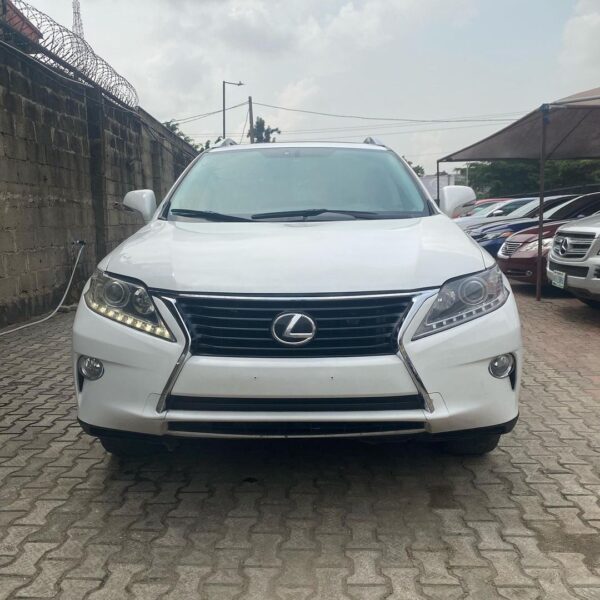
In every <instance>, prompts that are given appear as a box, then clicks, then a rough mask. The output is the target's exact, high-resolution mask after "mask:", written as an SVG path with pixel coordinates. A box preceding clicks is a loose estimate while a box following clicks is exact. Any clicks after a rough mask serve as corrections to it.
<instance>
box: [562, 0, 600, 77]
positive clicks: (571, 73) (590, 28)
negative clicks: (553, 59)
mask: <svg viewBox="0 0 600 600" xmlns="http://www.w3.org/2000/svg"><path fill="white" fill-rule="evenodd" d="M559 60H560V65H561V67H562V70H563V73H564V74H565V77H566V78H568V79H570V80H571V81H573V83H574V84H577V85H587V84H588V82H589V81H590V80H591V79H595V80H596V81H598V65H600V4H599V3H598V2H597V0H579V2H577V5H576V7H575V11H574V14H573V16H572V17H571V18H570V19H569V20H568V21H567V23H566V24H565V28H564V31H563V45H562V49H561V53H560V57H559Z"/></svg>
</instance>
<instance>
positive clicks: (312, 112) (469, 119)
mask: <svg viewBox="0 0 600 600" xmlns="http://www.w3.org/2000/svg"><path fill="white" fill-rule="evenodd" d="M254 104H256V105H257V106H264V107H267V108H275V109H277V110H285V111H288V112H298V113H304V114H309V115H319V116H322V117H336V118H339V119H361V120H365V121H400V122H404V123H454V122H472V121H494V120H496V119H494V118H477V117H458V118H452V119H407V118H399V117H367V116H364V115H346V114H339V113H328V112H320V111H316V110H305V109H301V108H288V107H285V106H276V105H274V104H265V103H263V102H254ZM507 114H511V113H498V115H496V116H501V115H507ZM519 114H522V113H519Z"/></svg>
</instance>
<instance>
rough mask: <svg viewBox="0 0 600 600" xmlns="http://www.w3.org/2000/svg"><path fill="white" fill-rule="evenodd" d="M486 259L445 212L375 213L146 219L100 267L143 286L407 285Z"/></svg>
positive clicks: (275, 289) (344, 288)
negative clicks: (257, 219) (264, 219)
mask: <svg viewBox="0 0 600 600" xmlns="http://www.w3.org/2000/svg"><path fill="white" fill-rule="evenodd" d="M491 264H493V260H492V259H491V258H490V257H489V256H488V255H487V254H486V253H483V252H482V251H481V250H480V249H479V247H478V246H477V244H475V242H474V241H472V240H471V239H470V238H469V237H468V236H466V235H465V234H464V233H463V232H462V231H461V230H460V229H459V228H458V227H457V226H456V225H454V224H453V223H452V221H450V219H448V218H447V217H446V216H444V215H434V216H431V217H424V218H418V219H403V220H376V221H305V222H286V223H282V222H276V223H273V222H271V223H243V222H241V223H214V222H212V223H209V222H204V221H202V222H197V221H193V222H192V221H189V222H188V221H185V222H184V221H162V220H155V221H152V222H151V223H149V224H148V225H146V226H145V227H144V228H142V229H141V230H140V231H138V232H137V233H136V234H135V235H133V236H132V237H131V238H129V239H128V240H126V241H125V242H123V243H122V244H121V245H120V246H119V247H118V248H116V249H115V250H113V252H112V253H111V254H109V255H108V256H107V257H106V258H105V259H104V260H103V261H102V262H101V263H100V265H99V267H100V268H101V269H103V270H107V271H109V272H110V273H113V274H115V275H125V276H128V277H132V278H135V279H138V280H141V281H143V282H144V283H145V284H146V285H147V286H148V287H150V288H157V289H163V290H173V291H180V292H184V291H190V292H191V291H194V292H208V293H215V292H217V293H238V294H239V293H243V294H266V293H337V292H366V291H392V290H394V291H396V290H414V289H419V288H428V287H437V286H440V285H441V284H442V283H444V282H445V281H446V280H447V279H450V278H452V277H456V276H459V275H463V274H466V273H472V272H476V271H480V270H482V269H483V268H486V267H488V266H490V265H491Z"/></svg>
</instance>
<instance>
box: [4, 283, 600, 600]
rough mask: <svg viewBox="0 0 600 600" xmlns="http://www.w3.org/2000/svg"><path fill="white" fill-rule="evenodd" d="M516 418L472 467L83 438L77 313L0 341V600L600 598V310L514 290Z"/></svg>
mask: <svg viewBox="0 0 600 600" xmlns="http://www.w3.org/2000/svg"><path fill="white" fill-rule="evenodd" d="M516 292H517V298H518V301H519V306H520V310H521V318H522V321H523V330H524V338H525V345H526V359H525V372H524V376H523V389H522V395H521V419H520V421H519V423H518V425H517V427H516V428H515V430H514V432H513V433H511V434H509V435H507V436H505V437H503V438H502V440H501V442H500V448H499V449H498V450H496V451H495V452H493V453H492V454H490V455H488V456H486V457H482V458H460V457H452V456H446V455H442V454H440V453H437V452H435V451H433V450H432V449H430V448H429V447H427V446H423V445H419V444H416V443H410V444H406V445H397V444H383V445H370V444H363V443H357V442H327V443H325V442H317V441H311V442H293V443H285V442H284V443H272V442H270V443H263V442H253V443H250V442H243V443H242V442H240V443H235V444H232V443H231V442H226V443H220V442H218V443H217V442H215V443H203V444H200V445H198V444H196V445H194V446H190V447H188V448H185V449H183V450H180V451H178V452H177V453H176V454H174V455H168V454H166V455H164V454H163V455H158V456H152V457H148V458H147V459H145V460H136V461H133V460H131V461H126V462H119V461H118V460H116V459H114V458H110V456H109V455H108V454H106V453H105V452H104V451H103V450H102V448H101V447H100V445H99V444H98V442H96V441H92V438H90V437H88V436H87V435H86V434H84V433H83V432H82V431H81V429H80V428H79V426H78V425H77V423H76V421H75V405H74V399H73V397H74V394H73V390H72V375H71V363H70V358H69V350H70V333H71V332H70V327H71V324H72V318H73V315H72V314H59V315H58V316H57V317H55V318H54V319H53V320H51V321H49V322H47V323H44V324H42V325H39V326H35V327H32V328H30V329H27V330H25V331H23V332H20V333H19V334H14V335H9V336H6V337H4V338H1V339H0V598H12V597H15V598H17V597H25V598H38V597H53V596H55V597H60V598H69V599H74V598H84V597H85V598H91V599H93V600H98V599H99V598H105V597H106V598H108V597H111V598H125V597H131V598H144V599H152V598H161V597H163V598H178V599H185V598H193V597H194V598H195V597H199V598H234V597H240V598H262V599H265V598H266V599H269V598H281V599H304V598H311V597H312V598H386V597H388V598H394V599H396V598H419V597H423V598H462V597H465V596H467V595H469V594H470V596H469V597H471V598H476V599H477V598H485V599H488V598H509V599H527V600H529V599H532V598H557V599H558V598H560V599H563V598H567V599H568V598H600V536H599V535H598V530H599V529H600V505H599V504H598V499H599V495H600V361H599V360H598V359H599V357H600V311H594V310H593V309H590V308H588V307H586V306H584V305H583V304H582V303H580V302H578V301H577V300H575V299H573V298H569V297H566V296H562V295H559V292H550V293H551V297H550V298H546V299H544V300H543V301H542V302H541V303H536V302H535V300H534V298H533V295H532V293H531V290H530V289H529V288H520V287H516Z"/></svg>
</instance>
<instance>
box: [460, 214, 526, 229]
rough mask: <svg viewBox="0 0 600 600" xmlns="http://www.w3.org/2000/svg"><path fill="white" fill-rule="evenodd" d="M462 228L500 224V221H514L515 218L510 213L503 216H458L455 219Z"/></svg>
mask: <svg viewBox="0 0 600 600" xmlns="http://www.w3.org/2000/svg"><path fill="white" fill-rule="evenodd" d="M453 220H454V222H455V223H456V224H457V225H458V226H459V227H460V228H461V229H469V230H470V229H473V228H476V227H484V226H486V225H498V224H500V223H513V222H514V221H515V218H514V217H513V218H512V219H511V218H510V215H505V216H502V217H458V218H457V219H453Z"/></svg>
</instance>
